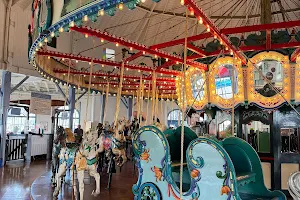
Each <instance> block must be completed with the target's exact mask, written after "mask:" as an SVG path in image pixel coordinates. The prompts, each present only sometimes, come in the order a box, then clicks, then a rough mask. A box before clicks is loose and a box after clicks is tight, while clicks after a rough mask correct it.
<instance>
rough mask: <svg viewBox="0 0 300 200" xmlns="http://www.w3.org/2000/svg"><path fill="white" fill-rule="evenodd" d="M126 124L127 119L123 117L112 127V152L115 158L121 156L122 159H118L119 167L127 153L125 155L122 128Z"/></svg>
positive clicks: (124, 160) (124, 138)
mask: <svg viewBox="0 0 300 200" xmlns="http://www.w3.org/2000/svg"><path fill="white" fill-rule="evenodd" d="M126 124H127V120H126V119H125V117H124V118H123V119H120V120H118V123H117V125H116V127H115V129H114V131H113V132H114V134H113V140H112V143H113V144H112V152H113V154H115V155H116V156H117V157H116V160H120V158H122V161H119V162H118V163H117V165H118V166H119V167H121V166H123V165H124V163H125V162H126V161H127V155H126V148H125V143H126V137H125V135H124V129H125V126H126Z"/></svg>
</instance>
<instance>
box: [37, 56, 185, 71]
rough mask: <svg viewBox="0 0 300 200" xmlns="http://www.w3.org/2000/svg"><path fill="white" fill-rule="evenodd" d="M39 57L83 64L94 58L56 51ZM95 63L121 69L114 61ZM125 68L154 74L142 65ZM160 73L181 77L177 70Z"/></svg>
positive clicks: (100, 60)
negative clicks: (81, 62)
mask: <svg viewBox="0 0 300 200" xmlns="http://www.w3.org/2000/svg"><path fill="white" fill-rule="evenodd" d="M37 54H38V55H43V56H50V57H57V58H65V59H71V60H78V61H83V62H91V60H92V58H91V57H87V56H79V55H74V54H69V53H60V52H55V51H38V52H37ZM93 62H94V63H95V64H100V65H105V66H111V67H121V63H119V62H114V61H108V60H102V59H95V58H94V59H93ZM125 68H128V69H132V70H141V71H146V72H152V71H153V69H152V68H150V67H148V66H140V65H129V64H125ZM160 73H163V74H167V75H174V76H180V75H181V72H179V71H175V70H164V71H161V72H160Z"/></svg>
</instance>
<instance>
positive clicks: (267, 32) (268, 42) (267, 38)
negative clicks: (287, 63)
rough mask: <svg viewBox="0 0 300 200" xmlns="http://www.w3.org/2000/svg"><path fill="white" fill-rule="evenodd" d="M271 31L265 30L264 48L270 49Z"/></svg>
mask: <svg viewBox="0 0 300 200" xmlns="http://www.w3.org/2000/svg"><path fill="white" fill-rule="evenodd" d="M271 43H272V41H271V31H270V30H267V31H266V49H268V50H270V49H271Z"/></svg>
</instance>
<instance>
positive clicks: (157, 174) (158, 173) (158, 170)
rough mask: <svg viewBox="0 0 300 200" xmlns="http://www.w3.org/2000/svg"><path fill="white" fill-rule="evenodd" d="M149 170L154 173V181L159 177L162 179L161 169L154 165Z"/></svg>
mask: <svg viewBox="0 0 300 200" xmlns="http://www.w3.org/2000/svg"><path fill="white" fill-rule="evenodd" d="M151 171H153V172H154V174H155V178H156V182H158V181H161V179H162V172H161V169H160V168H158V167H156V166H154V167H153V168H151Z"/></svg>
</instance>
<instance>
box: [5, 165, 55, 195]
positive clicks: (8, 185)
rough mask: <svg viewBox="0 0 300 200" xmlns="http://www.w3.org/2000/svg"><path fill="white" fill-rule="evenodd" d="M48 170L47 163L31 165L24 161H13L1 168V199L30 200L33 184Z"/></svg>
mask: <svg viewBox="0 0 300 200" xmlns="http://www.w3.org/2000/svg"><path fill="white" fill-rule="evenodd" d="M48 170H49V164H48V162H46V161H35V162H32V163H31V165H26V164H24V162H23V161H11V162H10V163H8V164H7V165H6V166H5V167H3V168H0V199H1V200H21V199H22V200H23V199H25V200H29V199H30V186H31V184H32V183H33V181H34V180H35V179H36V178H38V177H39V176H41V175H42V174H43V173H45V172H46V171H48Z"/></svg>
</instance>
